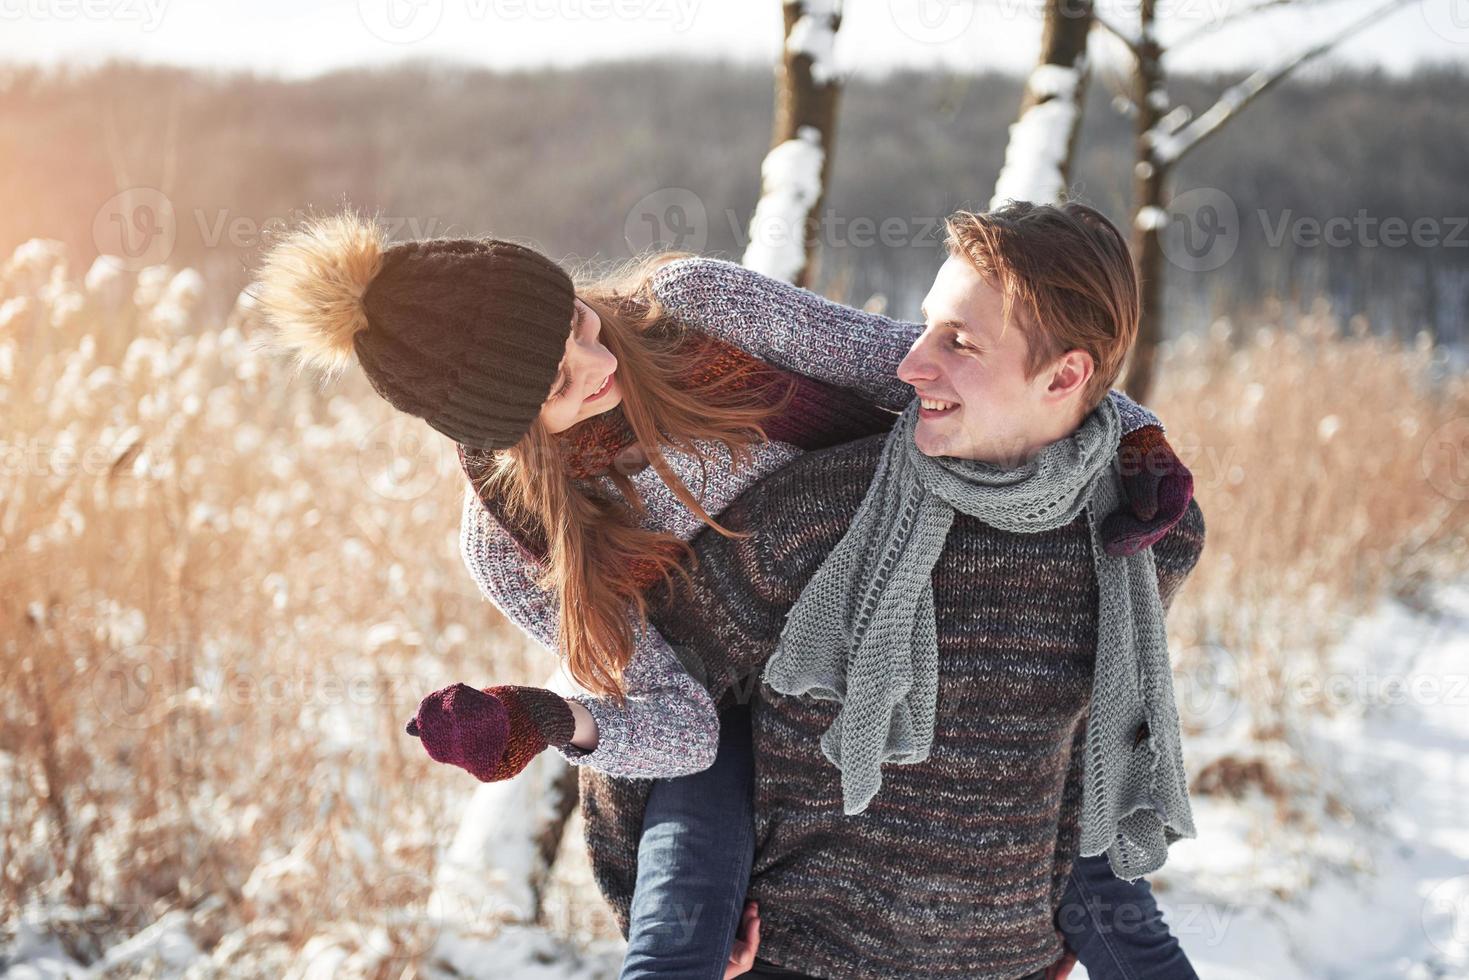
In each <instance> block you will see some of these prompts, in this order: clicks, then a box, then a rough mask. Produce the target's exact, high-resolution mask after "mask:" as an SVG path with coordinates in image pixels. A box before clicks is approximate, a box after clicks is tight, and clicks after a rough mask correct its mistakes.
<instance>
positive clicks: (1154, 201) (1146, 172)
mask: <svg viewBox="0 0 1469 980" xmlns="http://www.w3.org/2000/svg"><path fill="white" fill-rule="evenodd" d="M1155 12H1156V0H1141V2H1140V14H1141V22H1142V23H1141V26H1142V30H1141V32H1140V34H1139V36H1138V40H1137V45H1136V48H1135V50H1134V54H1135V56H1136V66H1137V68H1136V71H1135V72H1134V74H1133V94H1132V98H1133V106H1134V109H1135V110H1136V111H1135V114H1134V116H1133V121H1134V123H1135V126H1134V128H1133V132H1134V134H1135V137H1134V146H1135V155H1134V160H1135V162H1134V164H1133V168H1132V201H1133V210H1132V255H1133V261H1134V262H1135V263H1136V266H1137V275H1138V291H1139V292H1138V301H1139V303H1140V306H1141V313H1140V318H1139V320H1138V330H1137V341H1136V343H1134V344H1133V347H1132V354H1131V355H1130V356H1129V358H1128V367H1127V373H1126V376H1125V378H1126V380H1125V381H1124V382H1123V387H1124V389H1125V390H1126V391H1127V393H1128V394H1129V395H1130V396H1132V398H1133V399H1135V400H1136V401H1139V402H1143V401H1146V400H1147V398H1148V396H1149V394H1151V392H1152V389H1153V375H1154V368H1155V365H1156V362H1157V357H1158V344H1159V342H1161V341H1162V339H1163V311H1162V308H1161V307H1162V302H1163V244H1162V240H1161V238H1160V236H1161V235H1162V234H1163V229H1164V228H1165V227H1166V226H1167V222H1166V221H1164V220H1161V219H1162V218H1163V217H1164V216H1166V214H1167V211H1166V210H1165V206H1166V204H1167V201H1166V200H1165V199H1164V194H1165V188H1166V186H1167V184H1166V181H1167V177H1168V165H1167V163H1165V162H1164V161H1163V159H1162V157H1161V155H1160V154H1159V153H1158V148H1157V143H1156V142H1155V140H1154V138H1153V137H1154V133H1155V131H1156V129H1157V126H1158V121H1159V119H1161V118H1162V116H1163V113H1164V112H1165V111H1166V110H1167V108H1168V96H1167V94H1166V90H1165V89H1164V78H1163V51H1162V48H1161V47H1160V46H1159V44H1158V38H1157V34H1156V26H1157V25H1156V19H1155Z"/></svg>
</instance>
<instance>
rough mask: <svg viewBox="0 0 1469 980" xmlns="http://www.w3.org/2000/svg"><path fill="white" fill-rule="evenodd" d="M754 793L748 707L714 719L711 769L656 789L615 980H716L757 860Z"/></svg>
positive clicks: (647, 814) (665, 781) (656, 785)
mask: <svg viewBox="0 0 1469 980" xmlns="http://www.w3.org/2000/svg"><path fill="white" fill-rule="evenodd" d="M754 785H755V777H754V758H753V753H752V750H751V747H750V707H749V705H747V704H741V705H735V706H734V707H731V708H728V709H726V710H725V711H724V713H723V714H722V715H721V716H720V724H719V751H718V753H717V754H716V755H715V757H714V764H713V765H712V766H710V767H709V768H708V769H705V770H703V771H702V772H696V773H690V774H689V775H687V776H679V777H677V778H675V779H659V780H657V781H655V782H654V783H653V787H652V790H651V791H650V792H649V794H648V808H647V810H646V812H645V813H644V815H643V837H642V840H641V841H640V842H639V844H638V880H637V885H636V888H635V890H634V891H633V899H632V908H631V910H630V912H629V915H628V932H627V956H626V958H625V959H623V961H622V976H621V980H641V978H644V977H679V978H680V980H685V978H686V980H705V978H711V980H722V978H723V977H724V965H725V963H726V962H728V960H729V952H730V949H731V948H732V947H733V946H734V939H735V931H736V929H737V928H738V927H739V924H740V913H741V912H742V911H743V910H744V905H745V889H746V888H748V887H749V884H750V863H751V862H752V861H753V860H754V857H755V805H754V799H753V793H754Z"/></svg>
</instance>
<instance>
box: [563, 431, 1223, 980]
mask: <svg viewBox="0 0 1469 980" xmlns="http://www.w3.org/2000/svg"><path fill="white" fill-rule="evenodd" d="M885 438H886V436H885V435H879V436H873V437H870V438H866V439H863V440H860V441H858V442H854V443H849V444H847V445H844V446H838V447H835V448H832V449H827V450H823V451H820V452H815V453H809V454H807V455H806V456H804V457H802V458H800V459H797V460H796V461H795V462H793V463H791V464H789V465H788V466H786V467H785V468H783V469H782V470H780V471H779V472H777V473H775V474H774V475H772V476H770V477H767V478H766V479H765V480H764V481H763V482H762V483H761V484H759V485H758V486H757V487H754V488H752V489H751V490H749V491H747V492H746V493H745V494H744V495H743V496H741V497H740V498H739V499H738V500H737V501H736V502H735V503H734V504H733V505H732V506H731V507H730V508H729V509H728V510H727V511H725V513H724V514H723V515H721V518H720V519H721V522H722V523H724V525H725V526H726V527H728V528H730V529H732V530H737V531H748V532H751V536H750V537H749V538H746V539H744V540H739V541H734V540H729V539H727V538H724V537H722V536H720V535H719V534H718V533H717V532H713V531H704V532H701V533H700V535H699V536H698V537H697V538H696V539H695V541H694V547H695V551H696V553H697V554H698V557H699V562H698V567H697V569H696V570H694V571H693V573H692V575H693V579H694V590H693V593H692V594H688V593H687V590H686V587H685V586H684V585H682V584H680V585H679V587H678V589H677V592H676V594H675V595H674V596H673V598H672V599H670V598H669V597H668V596H667V595H666V594H657V595H655V602H657V603H659V604H660V605H661V607H662V608H661V609H660V610H659V611H658V612H656V613H655V614H654V616H653V623H654V625H655V626H656V627H657V628H658V629H659V630H660V631H661V632H662V634H663V636H664V637H665V638H667V639H668V640H669V642H670V643H671V644H673V645H674V647H675V649H677V650H679V651H680V654H681V655H684V654H692V656H689V657H686V659H688V660H689V661H691V667H692V668H694V669H698V667H699V666H700V665H702V668H703V678H702V679H704V680H705V681H706V682H707V684H708V686H709V688H710V690H711V691H712V692H713V693H714V695H715V696H716V698H718V699H720V701H721V704H728V703H731V702H732V701H735V700H747V699H749V698H750V697H751V696H752V693H753V695H754V698H753V706H752V725H753V730H754V740H755V848H756V850H755V862H754V867H753V870H752V873H751V882H750V891H749V897H750V898H752V899H754V900H756V901H758V902H759V903H760V915H761V921H762V934H761V948H760V956H761V958H762V959H765V960H768V961H770V962H772V963H776V964H779V965H780V966H783V967H785V968H787V969H793V970H800V971H802V972H805V973H809V974H812V975H815V976H820V977H829V978H838V977H840V978H847V977H864V978H865V977H955V978H958V977H963V978H966V980H976V978H983V977H994V978H1014V977H1020V976H1023V975H1024V974H1026V973H1029V972H1031V971H1034V970H1036V969H1039V968H1042V967H1044V966H1046V965H1047V964H1049V963H1051V962H1053V961H1054V960H1055V959H1056V958H1057V957H1058V956H1059V955H1060V953H1061V944H1060V941H1059V939H1058V936H1057V933H1056V931H1055V928H1054V925H1053V921H1052V918H1053V915H1054V912H1055V909H1056V907H1057V905H1058V904H1059V902H1060V899H1061V895H1062V890H1063V887H1064V883H1065V880H1066V876H1067V874H1068V872H1069V871H1070V868H1071V863H1072V861H1073V860H1074V859H1075V857H1076V855H1077V853H1078V849H1079V834H1080V805H1081V786H1082V776H1083V755H1082V751H1081V749H1082V745H1083V743H1084V739H1085V735H1086V723H1087V709H1088V706H1089V703H1090V698H1091V682H1092V665H1093V663H1094V660H1095V648H1096V639H1097V637H1096V629H1097V606H1098V595H1097V585H1096V575H1095V572H1094V570H1093V564H1092V557H1091V552H1090V547H1091V546H1090V542H1089V537H1088V532H1087V526H1086V520H1085V517H1084V516H1083V517H1081V518H1078V519H1077V520H1076V521H1075V522H1073V523H1072V524H1069V525H1067V526H1065V527H1062V528H1059V529H1057V530H1055V531H1050V532H1046V533H1041V534H1030V535H1019V534H1010V533H1005V532H1001V531H997V530H995V529H994V528H991V527H989V526H988V525H985V524H983V523H981V522H980V521H979V520H978V519H976V518H973V517H970V516H968V515H966V514H963V513H958V514H956V515H955V520H954V525H953V528H952V530H951V531H950V533H949V536H948V539H947V541H946V543H945V547H944V551H943V553H942V554H941V556H940V557H939V560H938V564H937V565H936V566H935V568H934V571H933V590H934V605H935V615H936V617H937V627H938V640H939V691H938V721H937V726H936V729H935V732H934V741H933V748H932V751H931V754H930V757H929V758H928V759H927V760H926V761H925V762H922V763H920V764H917V765H895V764H887V765H885V766H883V781H882V789H881V791H880V792H879V793H878V795H877V796H876V797H875V798H874V799H873V801H872V803H871V804H870V805H869V806H868V807H867V809H866V810H865V811H864V812H863V813H861V814H858V815H855V816H845V815H843V812H842V794H841V781H840V774H839V772H838V770H837V769H836V768H835V767H834V766H833V765H832V764H831V763H830V762H828V761H827V760H826V759H825V758H824V757H823V755H822V753H821V748H820V744H819V743H820V739H821V735H822V733H823V732H824V731H825V730H826V728H827V727H828V726H829V725H830V724H831V722H832V720H833V718H834V717H835V715H836V713H837V711H838V710H839V707H840V706H839V705H837V704H836V703H834V702H831V701H820V700H815V699H812V698H792V697H786V696H783V695H780V694H777V693H776V692H774V691H772V690H770V689H769V688H767V687H763V686H761V685H759V684H758V676H759V671H760V670H761V669H762V668H763V665H764V663H765V660H766V659H767V658H768V657H769V656H770V654H771V653H772V652H773V651H774V649H775V646H776V643H777V640H778V639H779V636H780V632H781V628H782V627H783V625H784V621H785V615H786V613H787V612H788V611H789V610H790V608H791V606H792V605H794V603H795V601H796V599H797V598H798V597H799V596H800V594H801V591H802V589H803V588H804V587H805V585H806V583H807V581H809V579H810V578H811V577H812V575H814V574H815V572H816V570H817V568H819V567H820V565H821V563H822V561H823V560H824V559H825V558H826V556H827V554H828V553H829V552H830V551H831V549H832V548H833V547H834V546H835V545H836V544H837V542H838V541H839V540H840V539H841V538H842V536H843V534H845V532H846V530H847V527H848V525H849V524H850V522H851V520H852V517H853V516H854V515H855V514H856V511H857V508H858V506H859V505H860V503H861V502H862V499H863V497H864V496H865V495H866V492H867V488H868V485H869V484H870V482H871V480H872V477H873V474H874V471H875V469H876V466H877V462H878V458H879V456H880V454H881V451H882V446H883V441H884V439H885ZM1203 540H1204V524H1203V515H1202V514H1201V513H1200V512H1199V509H1198V506H1197V504H1191V505H1190V507H1189V511H1188V513H1187V514H1186V515H1185V517H1184V519H1183V520H1182V521H1181V522H1180V523H1179V524H1178V526H1177V527H1175V528H1174V529H1173V531H1171V532H1170V533H1169V534H1168V535H1167V536H1166V537H1165V538H1163V540H1162V541H1160V542H1159V543H1158V544H1157V545H1156V546H1155V547H1154V555H1155V558H1156V564H1157V568H1158V574H1159V578H1160V582H1159V586H1160V590H1161V592H1162V596H1163V601H1164V604H1165V607H1166V606H1167V605H1168V604H1169V603H1170V602H1171V600H1172V597H1173V595H1174V593H1175V592H1176V591H1177V589H1178V587H1179V585H1180V584H1181V583H1182V581H1183V579H1184V577H1185V576H1186V575H1187V574H1188V572H1189V571H1190V570H1191V569H1192V568H1193V566H1194V564H1195V562H1196V561H1197V560H1198V557H1199V553H1200V551H1201V549H1202V547H1203ZM696 658H697V661H698V663H693V662H692V661H694V660H695V659H696ZM696 676H697V675H696ZM647 785H648V784H647V783H646V782H645V781H641V780H613V779H609V778H607V777H602V776H600V775H597V774H594V773H592V772H590V771H589V770H582V790H583V799H584V812H585V816H586V821H587V822H586V832H587V842H588V845H589V848H590V850H591V856H592V863H593V870H594V872H595V874H596V877H597V880H598V884H599V885H600V886H601V888H602V890H603V892H604V894H605V895H606V896H607V898H608V899H609V901H611V903H612V905H613V907H614V909H615V910H616V911H617V914H618V917H619V920H620V921H621V922H622V924H623V927H624V929H625V928H626V914H627V908H628V903H629V901H630V899H631V895H632V885H633V882H634V881H635V876H636V858H637V843H638V836H639V831H640V828H641V820H642V807H643V802H644V801H645V799H646V792H647Z"/></svg>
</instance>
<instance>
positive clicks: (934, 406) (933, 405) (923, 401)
mask: <svg viewBox="0 0 1469 980" xmlns="http://www.w3.org/2000/svg"><path fill="white" fill-rule="evenodd" d="M918 404H920V405H922V406H923V407H924V408H927V409H930V410H932V411H935V412H942V411H944V410H945V409H949V408H954V407H956V406H957V405H958V404H959V403H958V402H941V401H939V400H937V399H935V398H920V399H918Z"/></svg>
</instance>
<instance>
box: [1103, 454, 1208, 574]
mask: <svg viewBox="0 0 1469 980" xmlns="http://www.w3.org/2000/svg"><path fill="white" fill-rule="evenodd" d="M1117 461H1118V464H1119V466H1120V473H1121V476H1122V489H1123V492H1125V493H1126V494H1127V506H1126V507H1120V508H1118V509H1117V510H1116V511H1114V512H1112V513H1111V514H1109V515H1107V517H1106V518H1105V519H1104V520H1103V521H1102V547H1103V549H1104V550H1105V551H1106V552H1107V554H1109V555H1115V556H1122V555H1134V554H1137V553H1138V552H1139V551H1142V550H1143V549H1144V548H1150V547H1152V546H1153V545H1155V544H1157V543H1158V541H1160V540H1161V539H1162V538H1163V536H1164V535H1166V534H1167V533H1168V532H1169V531H1171V530H1173V526H1174V525H1175V524H1177V523H1178V522H1179V521H1180V520H1182V519H1183V515H1184V512H1185V511H1187V510H1188V504H1189V501H1190V500H1193V499H1194V475H1193V473H1191V472H1189V468H1188V467H1187V466H1184V465H1183V460H1181V459H1179V458H1178V455H1177V454H1176V453H1174V451H1173V447H1172V446H1170V445H1168V440H1167V439H1166V438H1164V436H1163V430H1162V429H1160V428H1159V427H1158V426H1156V425H1145V426H1143V427H1142V428H1140V429H1135V430H1133V431H1132V432H1129V433H1128V434H1127V435H1125V436H1123V437H1122V444H1121V446H1119V447H1118V449H1117Z"/></svg>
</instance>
